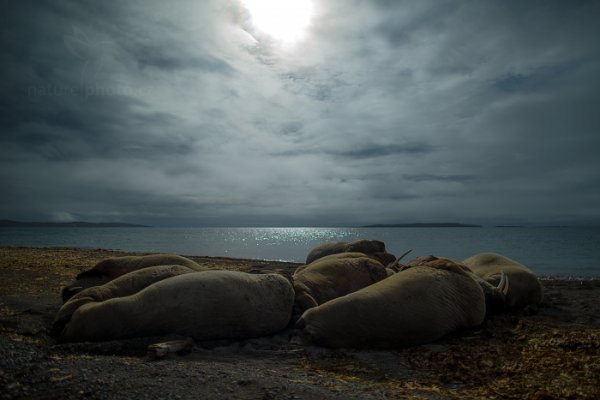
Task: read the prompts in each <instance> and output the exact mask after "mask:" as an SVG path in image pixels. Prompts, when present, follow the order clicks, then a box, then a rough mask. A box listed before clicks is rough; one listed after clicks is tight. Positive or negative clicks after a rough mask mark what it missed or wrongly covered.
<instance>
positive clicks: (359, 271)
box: [292, 253, 388, 318]
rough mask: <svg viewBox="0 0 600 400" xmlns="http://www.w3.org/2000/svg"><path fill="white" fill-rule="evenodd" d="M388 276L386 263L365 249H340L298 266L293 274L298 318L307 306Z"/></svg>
mask: <svg viewBox="0 0 600 400" xmlns="http://www.w3.org/2000/svg"><path fill="white" fill-rule="evenodd" d="M387 276H388V274H387V272H386V269H385V267H384V266H383V265H382V264H381V263H380V262H378V261H376V260H374V259H372V258H370V257H367V256H366V255H365V254H363V253H338V254H331V255H328V256H325V257H323V258H319V259H318V260H316V261H314V262H312V263H310V264H308V265H303V266H301V267H298V269H296V272H295V273H294V275H293V276H292V280H293V283H294V291H295V293H296V297H295V301H294V313H293V315H294V318H297V317H299V316H300V315H301V314H302V313H303V312H304V311H305V310H307V309H309V308H311V307H316V306H318V305H319V304H323V303H325V302H327V301H329V300H332V299H335V298H337V297H340V296H344V295H346V294H348V293H352V292H355V291H357V290H359V289H362V288H364V287H366V286H369V285H372V284H373V283H375V282H379V281H380V280H382V279H385V278H386V277H387Z"/></svg>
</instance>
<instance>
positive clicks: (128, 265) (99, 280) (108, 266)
mask: <svg viewBox="0 0 600 400" xmlns="http://www.w3.org/2000/svg"><path fill="white" fill-rule="evenodd" d="M158 265H182V266H184V267H188V268H190V269H192V270H194V271H204V270H206V268H205V267H202V266H200V265H199V264H197V263H195V262H194V261H192V260H190V259H189V258H186V257H182V256H178V255H176V254H149V255H145V256H124V257H112V258H107V259H106V260H102V261H100V262H99V263H97V264H96V265H95V266H94V267H92V268H91V269H89V270H87V271H83V272H80V273H79V274H78V275H77V277H76V278H75V282H73V283H71V284H70V285H68V286H65V287H64V288H62V290H61V294H62V299H63V302H66V301H67V300H69V299H70V298H71V297H72V296H73V295H74V294H75V293H77V292H80V291H81V290H83V289H86V288H89V287H92V286H98V285H103V284H105V283H106V282H110V281H112V280H113V279H115V278H117V277H119V276H121V275H124V274H126V273H129V272H132V271H137V270H139V269H142V268H147V267H155V266H158Z"/></svg>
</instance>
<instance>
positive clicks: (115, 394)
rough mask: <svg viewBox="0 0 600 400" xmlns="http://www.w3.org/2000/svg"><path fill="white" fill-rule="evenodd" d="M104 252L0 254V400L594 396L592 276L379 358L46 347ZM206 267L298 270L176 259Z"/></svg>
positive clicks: (597, 365)
mask: <svg viewBox="0 0 600 400" xmlns="http://www.w3.org/2000/svg"><path fill="white" fill-rule="evenodd" d="M128 254H138V253H124V252H119V251H111V250H105V249H74V248H24V247H1V248H0V281H1V282H2V283H1V284H0V393H1V395H0V396H2V398H3V399H17V398H24V399H25V398H27V399H51V398H52V399H54V398H82V399H135V398H148V399H187V398H190V399H192V398H194V399H195V398H203V399H222V398H223V399H225V398H226V399H320V400H321V399H352V398H356V399H383V398H390V399H396V398H424V399H447V398H498V399H504V398H508V399H512V398H515V399H516V398H527V399H561V398H578V399H579V398H584V399H585V398H588V399H594V398H598V397H600V390H599V389H598V388H599V387H600V301H599V300H600V278H586V279H577V278H551V277H542V278H541V281H542V285H543V287H544V290H545V299H544V301H543V303H542V304H541V305H540V306H539V307H535V308H529V309H526V310H523V311H519V312H515V313H505V314H500V315H495V316H492V317H490V318H489V319H487V320H486V321H485V322H484V323H483V325H482V326H480V327H478V328H476V329H472V330H465V331H461V332H458V333H456V334H453V335H450V336H447V337H445V338H443V339H441V340H439V341H437V342H434V343H430V344H427V345H421V346H414V347H409V348H398V349H390V350H353V349H342V350H339V349H338V350H331V349H326V348H320V347H314V346H304V345H302V344H301V342H300V341H299V339H298V337H297V335H296V332H295V331H294V330H293V329H289V330H287V331H284V332H281V333H279V334H277V335H275V336H271V337H264V338H258V339H247V340H241V341H232V340H226V341H210V342H196V343H193V344H192V346H191V347H188V348H187V349H186V351H185V352H183V353H181V354H169V355H168V356H167V357H165V358H161V359H156V358H155V357H151V356H150V355H149V354H148V350H147V348H148V346H149V345H151V344H154V343H159V342H164V341H166V340H173V339H184V338H181V337H152V338H140V339H130V340H121V341H109V342H100V343H65V344H60V343H57V342H56V341H55V340H54V339H53V338H52V337H51V336H50V334H49V332H50V328H51V323H52V320H53V318H54V316H55V314H56V312H57V310H58V308H59V307H60V306H61V304H62V301H61V296H60V289H61V287H62V286H64V285H66V284H68V283H70V282H71V281H72V280H73V278H74V277H75V276H76V275H77V273H79V272H80V271H82V270H85V269H89V268H90V267H92V266H93V265H95V264H96V263H97V262H98V261H100V260H102V259H105V258H108V257H112V256H119V255H128ZM186 256H187V257H189V258H191V259H192V260H194V261H196V262H197V263H198V264H200V265H203V266H206V267H208V268H210V269H225V270H237V271H245V272H250V273H265V272H277V273H280V274H282V275H284V276H288V277H289V276H291V274H292V273H293V271H294V270H295V269H296V268H297V267H298V265H299V264H294V263H284V262H272V261H262V260H246V259H232V258H224V257H202V256H194V255H186Z"/></svg>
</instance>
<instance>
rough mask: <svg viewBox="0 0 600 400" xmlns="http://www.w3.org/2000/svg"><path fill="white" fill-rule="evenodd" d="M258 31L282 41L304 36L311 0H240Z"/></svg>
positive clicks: (309, 19)
mask: <svg viewBox="0 0 600 400" xmlns="http://www.w3.org/2000/svg"><path fill="white" fill-rule="evenodd" d="M242 3H243V4H244V6H245V7H246V8H247V9H248V11H249V12H250V15H251V17H252V24H253V25H254V27H255V28H256V29H258V30H259V31H261V32H263V33H265V34H267V35H269V36H271V37H272V38H274V39H276V40H278V41H281V42H283V43H287V44H292V43H295V42H297V41H299V40H300V39H302V38H303V37H304V35H305V34H306V31H307V29H308V27H309V26H310V23H311V19H312V16H313V12H314V7H313V3H312V0H286V1H284V0H242Z"/></svg>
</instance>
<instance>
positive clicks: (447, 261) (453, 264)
mask: <svg viewBox="0 0 600 400" xmlns="http://www.w3.org/2000/svg"><path fill="white" fill-rule="evenodd" d="M416 266H433V267H436V268H450V269H455V268H460V269H461V270H463V271H464V272H465V273H466V274H467V275H469V276H470V277H471V278H472V279H473V280H475V281H476V282H477V283H478V284H479V286H481V289H482V290H483V295H484V298H485V312H486V316H487V315H491V314H496V313H499V312H501V311H504V310H505V309H506V308H507V305H506V294H507V293H508V290H509V287H510V280H509V278H508V277H507V275H506V274H504V273H503V272H502V271H501V272H500V274H499V276H500V279H499V280H498V281H497V282H495V284H494V285H493V284H492V283H490V282H488V281H486V280H484V279H482V278H481V277H479V276H477V275H476V274H475V273H474V272H473V271H472V270H471V269H470V268H469V267H467V266H466V265H464V264H463V263H462V261H459V260H455V259H452V258H440V257H436V256H433V255H428V256H420V257H417V258H414V259H412V260H410V261H409V262H408V264H407V265H402V264H398V265H397V267H398V268H397V270H398V271H403V270H405V269H408V268H411V267H416Z"/></svg>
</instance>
